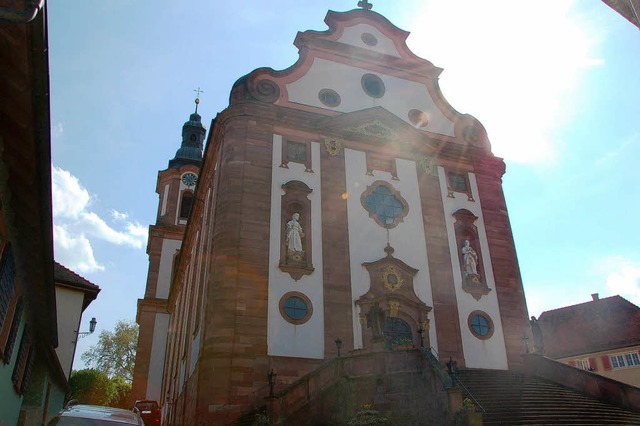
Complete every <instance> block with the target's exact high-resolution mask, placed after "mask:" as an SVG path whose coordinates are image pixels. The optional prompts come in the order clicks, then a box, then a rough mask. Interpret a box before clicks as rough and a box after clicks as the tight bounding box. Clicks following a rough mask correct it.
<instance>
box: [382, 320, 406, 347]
mask: <svg viewBox="0 0 640 426" xmlns="http://www.w3.org/2000/svg"><path fill="white" fill-rule="evenodd" d="M383 335H384V344H385V346H386V347H387V349H393V348H394V347H397V346H406V345H413V333H412V331H411V326H410V325H409V324H408V323H407V322H406V321H404V320H403V319H400V318H398V317H387V318H386V319H385V321H384V330H383Z"/></svg>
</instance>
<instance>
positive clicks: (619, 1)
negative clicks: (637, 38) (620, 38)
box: [602, 0, 640, 29]
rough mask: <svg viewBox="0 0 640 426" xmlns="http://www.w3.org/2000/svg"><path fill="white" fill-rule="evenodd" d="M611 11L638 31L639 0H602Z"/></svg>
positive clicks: (639, 27) (639, 18)
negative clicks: (623, 18) (622, 17)
mask: <svg viewBox="0 0 640 426" xmlns="http://www.w3.org/2000/svg"><path fill="white" fill-rule="evenodd" d="M602 1H603V2H604V3H605V4H606V5H607V6H609V7H610V8H611V9H613V10H615V11H616V12H618V13H619V14H620V15H622V16H624V17H625V19H626V20H627V21H629V22H631V23H632V24H633V25H635V26H636V27H638V29H640V0H602Z"/></svg>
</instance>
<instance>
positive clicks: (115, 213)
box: [111, 209, 129, 220]
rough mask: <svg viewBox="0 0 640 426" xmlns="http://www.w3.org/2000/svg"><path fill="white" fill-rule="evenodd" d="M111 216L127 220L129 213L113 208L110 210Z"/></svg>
mask: <svg viewBox="0 0 640 426" xmlns="http://www.w3.org/2000/svg"><path fill="white" fill-rule="evenodd" d="M111 217H113V218H114V219H115V220H127V217H129V215H128V214H126V213H121V212H119V211H118V210H115V209H113V210H111Z"/></svg>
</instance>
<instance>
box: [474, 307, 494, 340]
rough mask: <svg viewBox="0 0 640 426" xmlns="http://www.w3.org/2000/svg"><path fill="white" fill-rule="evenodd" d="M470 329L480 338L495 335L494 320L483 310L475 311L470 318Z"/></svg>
mask: <svg viewBox="0 0 640 426" xmlns="http://www.w3.org/2000/svg"><path fill="white" fill-rule="evenodd" d="M468 323H469V329H470V330H471V333H473V335H474V336H476V337H477V338H478V339H482V340H486V339H489V338H490V337H491V336H493V330H494V327H493V321H492V320H491V317H490V316H489V315H487V314H486V313H485V312H482V311H473V312H471V314H469V318H468Z"/></svg>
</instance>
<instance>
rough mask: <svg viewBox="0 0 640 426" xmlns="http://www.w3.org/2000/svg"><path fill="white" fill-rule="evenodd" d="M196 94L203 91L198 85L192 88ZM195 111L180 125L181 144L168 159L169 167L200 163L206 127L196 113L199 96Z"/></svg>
mask: <svg viewBox="0 0 640 426" xmlns="http://www.w3.org/2000/svg"><path fill="white" fill-rule="evenodd" d="M194 92H196V94H197V95H200V93H203V91H202V90H201V89H200V88H199V87H198V88H197V89H194ZM195 104H196V111H195V112H194V113H193V114H191V115H190V116H189V120H188V121H186V122H185V123H184V125H183V126H182V144H181V145H180V148H179V149H178V150H177V151H176V156H175V157H174V158H173V159H172V160H170V161H169V168H173V169H179V168H180V167H182V166H183V165H185V164H194V165H196V166H198V167H200V166H201V165H202V148H203V145H204V136H205V134H206V132H207V129H205V127H204V126H203V125H202V118H201V117H200V115H199V114H198V105H199V104H200V98H196V100H195Z"/></svg>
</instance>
